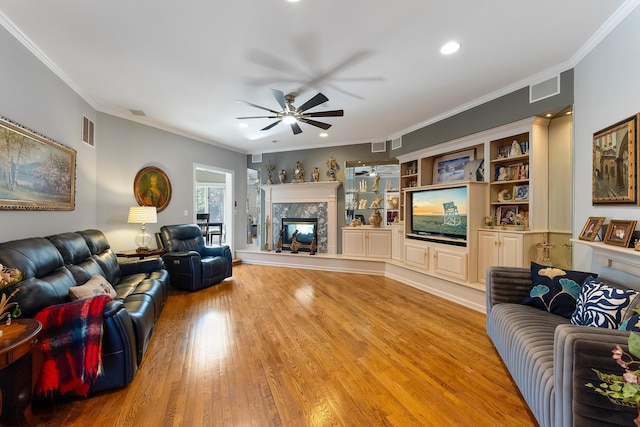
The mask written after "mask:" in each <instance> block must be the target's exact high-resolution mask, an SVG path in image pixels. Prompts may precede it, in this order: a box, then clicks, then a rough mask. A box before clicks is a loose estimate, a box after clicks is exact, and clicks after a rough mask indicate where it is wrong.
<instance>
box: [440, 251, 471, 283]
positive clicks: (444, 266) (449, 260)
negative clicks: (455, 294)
mask: <svg viewBox="0 0 640 427" xmlns="http://www.w3.org/2000/svg"><path fill="white" fill-rule="evenodd" d="M432 250H433V272H434V273H436V274H441V275H443V276H449V277H453V278H456V279H459V280H467V276H468V275H467V254H466V253H465V252H454V251H449V250H446V249H442V248H432Z"/></svg>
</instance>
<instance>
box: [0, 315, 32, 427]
mask: <svg viewBox="0 0 640 427" xmlns="http://www.w3.org/2000/svg"><path fill="white" fill-rule="evenodd" d="M41 330H42V324H40V322H38V321H37V320H35V319H14V320H13V321H12V322H11V325H9V326H4V325H3V326H2V337H0V425H5V423H6V424H16V423H19V422H20V420H22V419H24V411H25V410H26V409H27V407H28V406H29V405H30V404H31V396H32V392H33V381H32V363H33V362H32V361H33V355H32V350H33V346H34V344H35V342H36V338H37V336H38V334H39V333H40V331H41Z"/></svg>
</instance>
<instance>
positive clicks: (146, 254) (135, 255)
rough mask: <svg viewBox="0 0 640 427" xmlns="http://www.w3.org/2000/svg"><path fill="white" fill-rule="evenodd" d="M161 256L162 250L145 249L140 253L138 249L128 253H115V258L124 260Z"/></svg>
mask: <svg viewBox="0 0 640 427" xmlns="http://www.w3.org/2000/svg"><path fill="white" fill-rule="evenodd" d="M163 254H164V249H147V250H146V251H142V250H139V249H131V250H128V251H120V252H118V253H116V256H119V257H124V258H138V259H145V258H147V257H150V256H160V255H163Z"/></svg>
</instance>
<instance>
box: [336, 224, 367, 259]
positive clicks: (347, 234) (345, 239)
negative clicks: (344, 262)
mask: <svg viewBox="0 0 640 427" xmlns="http://www.w3.org/2000/svg"><path fill="white" fill-rule="evenodd" d="M364 236H365V231H364V230H356V229H354V230H342V254H343V255H355V256H364V255H365V238H364Z"/></svg>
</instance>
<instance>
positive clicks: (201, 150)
mask: <svg viewBox="0 0 640 427" xmlns="http://www.w3.org/2000/svg"><path fill="white" fill-rule="evenodd" d="M96 145H97V149H98V159H99V162H98V168H97V182H98V184H97V188H96V191H97V193H98V194H99V195H100V197H99V198H98V200H97V207H98V213H97V220H96V224H97V226H98V228H99V229H101V230H107V236H108V237H109V241H110V243H111V245H112V246H113V247H116V248H120V249H126V248H131V247H132V245H133V239H134V238H135V235H136V234H137V232H138V230H139V228H138V226H137V225H134V224H127V222H126V216H127V213H128V209H129V207H130V206H136V204H137V203H136V200H135V197H134V195H133V181H134V178H135V176H136V173H137V172H138V171H139V170H140V169H142V168H144V167H147V166H156V167H159V168H160V169H162V170H163V171H165V172H166V174H167V176H168V177H169V180H170V181H171V187H172V196H171V202H170V203H169V206H167V208H166V209H165V210H163V211H162V212H159V213H158V223H157V224H149V225H147V231H148V232H149V233H151V234H153V233H154V232H157V231H159V230H160V226H162V225H167V224H183V223H192V222H193V221H194V211H193V209H194V205H195V200H194V191H193V185H194V180H195V178H194V170H193V169H194V165H195V164H198V165H206V166H211V167H213V168H216V169H223V170H225V171H229V172H232V173H233V174H234V189H233V196H234V199H232V200H231V201H232V202H234V201H235V202H237V203H238V207H237V208H236V210H237V215H235V219H234V226H235V227H234V245H233V247H234V248H235V249H238V248H240V247H244V246H245V245H246V238H245V235H246V219H245V218H246V191H247V189H246V182H247V178H246V177H247V172H246V167H245V155H244V154H240V153H235V152H232V151H228V150H224V149H221V148H218V147H214V146H212V145H209V144H205V143H201V142H198V141H194V140H191V139H189V138H185V137H182V136H179V135H175V134H172V133H170V132H165V131H162V130H158V129H154V128H151V127H149V126H145V125H142V124H139V123H135V122H131V121H128V120H124V119H121V118H118V117H114V116H111V115H108V114H102V113H100V114H98V127H97V143H96ZM184 211H187V216H185V215H184ZM236 242H237V244H236ZM238 245H239V246H238Z"/></svg>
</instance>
